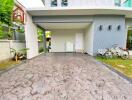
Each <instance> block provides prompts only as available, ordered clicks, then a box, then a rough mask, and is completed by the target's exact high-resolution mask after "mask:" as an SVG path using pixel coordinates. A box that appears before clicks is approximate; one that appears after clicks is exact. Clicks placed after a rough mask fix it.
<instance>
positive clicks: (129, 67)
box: [96, 57, 132, 79]
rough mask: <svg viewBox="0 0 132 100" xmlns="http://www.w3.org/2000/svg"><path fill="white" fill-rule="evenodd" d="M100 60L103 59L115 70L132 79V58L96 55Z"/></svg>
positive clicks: (102, 60)
mask: <svg viewBox="0 0 132 100" xmlns="http://www.w3.org/2000/svg"><path fill="white" fill-rule="evenodd" d="M96 59H97V60H98V61H101V62H103V63H105V64H108V65H110V67H112V68H114V69H115V70H117V71H119V72H120V73H122V74H124V75H125V76H127V77H128V78H131V79H132V60H130V59H127V60H122V59H120V58H111V59H110V58H109V59H106V58H102V57H96Z"/></svg>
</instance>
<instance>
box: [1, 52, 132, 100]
mask: <svg viewBox="0 0 132 100" xmlns="http://www.w3.org/2000/svg"><path fill="white" fill-rule="evenodd" d="M0 100H132V84H130V83H129V82H128V81H127V80H125V79H123V78H121V77H120V76H118V75H117V74H116V73H114V72H112V71H111V70H109V69H108V68H106V67H105V66H104V65H102V64H101V63H98V62H97V61H96V60H95V59H94V58H93V57H90V56H88V55H83V54H63V53H62V54H61V53H59V54H58V53H56V54H47V55H46V56H45V55H41V56H39V57H37V58H35V59H32V60H29V61H27V63H25V64H22V65H20V66H19V67H16V68H14V69H12V70H10V71H8V72H6V73H4V74H2V75H1V76H0Z"/></svg>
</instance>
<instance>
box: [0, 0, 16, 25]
mask: <svg viewBox="0 0 132 100" xmlns="http://www.w3.org/2000/svg"><path fill="white" fill-rule="evenodd" d="M13 7H14V0H0V21H1V22H2V23H5V24H8V25H11V16H12V12H13Z"/></svg>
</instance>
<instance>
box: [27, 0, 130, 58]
mask: <svg viewBox="0 0 132 100" xmlns="http://www.w3.org/2000/svg"><path fill="white" fill-rule="evenodd" d="M42 1H43V4H44V7H41V8H28V9H27V14H26V16H27V17H26V23H25V37H26V46H27V48H29V50H28V54H27V56H28V58H29V59H30V58H32V57H35V56H37V55H38V40H37V26H39V27H41V28H43V29H44V31H51V32H52V36H51V50H50V52H87V53H88V54H90V55H96V53H97V50H98V49H104V48H109V47H111V46H112V45H114V44H118V45H119V46H120V47H122V48H127V39H128V31H129V30H131V26H132V8H125V7H123V6H122V1H120V0H45V1H44V0H42ZM130 45H132V44H130ZM130 49H131V48H130Z"/></svg>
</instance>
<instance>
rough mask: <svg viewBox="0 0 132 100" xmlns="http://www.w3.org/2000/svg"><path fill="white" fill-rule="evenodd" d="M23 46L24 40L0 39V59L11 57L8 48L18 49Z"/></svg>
mask: <svg viewBox="0 0 132 100" xmlns="http://www.w3.org/2000/svg"><path fill="white" fill-rule="evenodd" d="M25 47H26V45H25V42H21V41H17V40H0V61H2V60H6V59H10V58H11V57H12V55H11V52H10V48H14V49H16V50H20V49H23V48H25Z"/></svg>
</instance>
